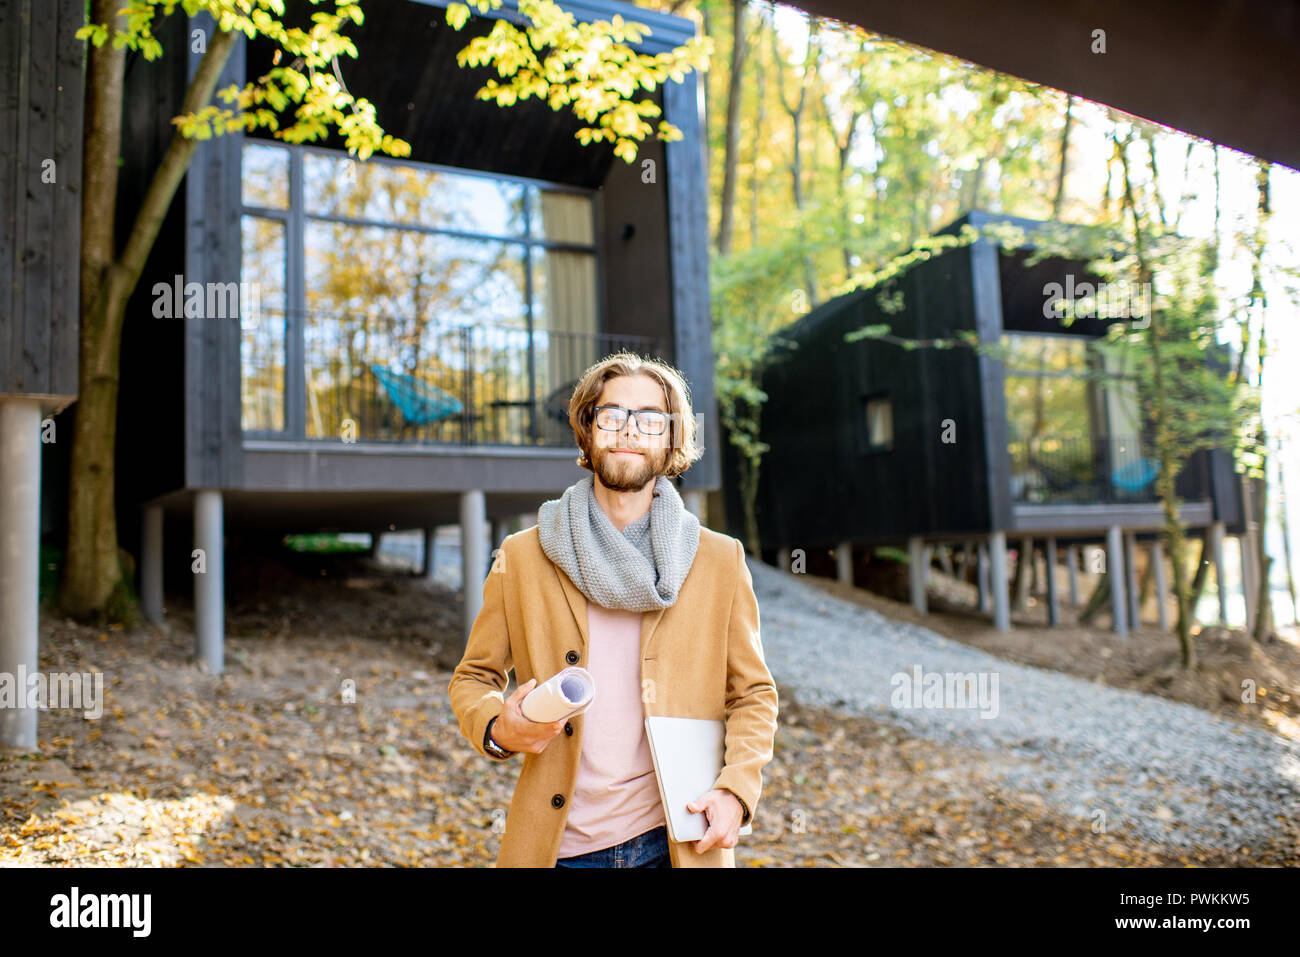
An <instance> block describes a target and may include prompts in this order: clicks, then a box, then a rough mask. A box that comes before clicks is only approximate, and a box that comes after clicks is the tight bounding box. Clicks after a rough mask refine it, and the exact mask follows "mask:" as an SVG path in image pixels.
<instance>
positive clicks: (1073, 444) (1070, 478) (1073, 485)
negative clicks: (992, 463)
mask: <svg viewBox="0 0 1300 957" xmlns="http://www.w3.org/2000/svg"><path fill="white" fill-rule="evenodd" d="M1008 451H1009V452H1010V456H1011V498H1012V501H1014V502H1029V503H1048V502H1051V503H1062V502H1075V503H1080V504H1085V503H1120V502H1154V501H1156V490H1155V477H1156V471H1157V468H1158V464H1159V463H1158V462H1157V461H1156V460H1155V458H1154V455H1153V453H1152V452H1151V450H1150V449H1148V448H1147V447H1146V445H1145V444H1144V443H1143V442H1142V441H1141V439H1140V438H1138V437H1137V436H1116V435H1094V436H1083V437H1059V436H1040V437H1038V438H1035V439H1030V440H1019V441H1013V442H1010V443H1009V444H1008Z"/></svg>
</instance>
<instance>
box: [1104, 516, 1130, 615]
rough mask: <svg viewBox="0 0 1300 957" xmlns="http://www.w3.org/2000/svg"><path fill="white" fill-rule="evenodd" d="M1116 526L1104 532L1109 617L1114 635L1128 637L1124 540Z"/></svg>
mask: <svg viewBox="0 0 1300 957" xmlns="http://www.w3.org/2000/svg"><path fill="white" fill-rule="evenodd" d="M1123 538H1124V537H1123V534H1122V532H1121V531H1120V527H1119V526H1118V525H1112V526H1111V527H1110V528H1109V529H1107V530H1106V571H1108V572H1109V573H1110V617H1111V623H1112V624H1111V628H1112V630H1113V631H1114V632H1115V634H1117V635H1119V636H1121V637H1125V636H1127V635H1128V599H1127V598H1126V597H1125V595H1124V590H1125V589H1124V584H1125V577H1124V540H1123Z"/></svg>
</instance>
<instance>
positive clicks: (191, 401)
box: [118, 0, 720, 547]
mask: <svg viewBox="0 0 1300 957" xmlns="http://www.w3.org/2000/svg"><path fill="white" fill-rule="evenodd" d="M297 6H298V7H304V5H303V4H298V5H297ZM444 6H445V3H444V2H432V0H370V2H368V3H367V4H366V8H365V9H366V21H365V24H364V25H362V26H360V27H358V28H355V29H353V30H350V31H349V35H350V36H352V37H353V38H354V41H355V43H356V45H357V47H358V50H359V53H360V57H359V58H358V59H357V60H355V61H348V62H346V63H345V64H344V69H345V71H346V72H345V79H346V82H347V85H348V88H349V90H350V91H351V92H352V93H354V94H355V95H357V96H359V97H361V96H364V97H366V98H367V99H369V100H370V101H372V102H373V103H374V104H375V106H376V110H377V118H378V120H379V122H380V123H381V124H383V125H384V127H385V130H386V131H387V132H390V133H392V134H393V135H395V136H398V137H401V138H404V139H406V140H407V141H408V142H410V143H411V144H412V148H413V150H412V156H411V157H410V158H409V162H410V163H412V164H418V165H420V166H421V167H424V168H428V169H438V170H443V169H445V170H467V171H482V172H488V173H493V174H497V175H499V176H502V177H509V178H512V179H518V180H519V181H521V182H525V181H526V182H539V183H545V184H551V185H553V186H554V187H555V188H572V189H575V190H580V191H587V192H589V194H590V195H591V197H592V198H593V201H594V208H595V211H596V213H595V216H596V220H595V221H596V227H595V250H596V255H597V262H598V267H597V279H598V283H599V316H600V325H599V335H600V345H601V350H602V351H601V352H600V355H604V354H606V353H608V352H612V351H616V350H617V349H618V348H630V349H632V350H633V351H638V352H641V353H652V354H657V355H660V356H662V357H663V358H664V359H666V360H667V361H669V362H671V363H672V364H674V365H676V366H677V367H678V368H680V369H681V370H682V371H683V372H684V373H685V375H686V377H687V380H688V383H689V385H690V387H691V389H692V400H693V405H694V408H695V410H696V412H697V413H698V414H699V416H700V418H701V437H702V441H703V443H704V445H705V446H706V449H708V451H706V454H705V457H704V458H703V459H702V460H701V461H700V462H698V463H696V465H695V466H693V467H692V468H691V469H690V470H689V471H688V472H687V473H685V474H684V475H683V476H682V479H681V487H682V489H683V491H684V492H686V491H689V490H691V489H700V490H704V489H714V488H717V487H718V485H719V478H720V458H719V448H718V446H719V443H717V442H716V441H714V438H713V437H714V436H715V435H716V433H717V416H716V403H715V398H714V392H713V383H712V375H713V372H712V369H713V357H712V346H711V339H710V334H711V322H710V316H709V306H708V302H709V297H708V284H707V283H708V280H707V259H708V251H707V232H706V230H707V223H706V209H707V204H706V179H705V168H704V166H705V164H704V146H703V141H702V135H701V129H700V124H701V120H702V117H701V116H700V109H699V107H700V103H699V98H698V87H697V79H698V78H697V76H696V75H695V74H693V73H692V74H688V75H687V77H686V80H685V82H683V83H673V82H669V83H668V84H667V85H666V86H665V87H663V88H660V89H659V90H657V91H655V93H654V94H652V95H653V96H654V97H655V98H656V100H657V102H658V103H659V104H660V106H661V107H662V109H663V112H664V118H665V119H666V120H667V121H668V122H671V123H673V124H674V125H676V126H678V127H679V128H680V129H681V130H682V131H683V134H684V138H683V139H682V140H680V141H677V142H673V143H668V144H665V143H663V142H661V141H658V140H655V139H651V140H648V141H646V142H644V143H643V144H642V146H641V148H640V151H639V153H638V157H637V160H636V162H634V163H633V164H630V165H629V164H626V163H625V162H624V161H623V160H622V159H619V158H617V157H615V156H614V155H613V152H612V147H611V146H610V144H600V145H592V146H583V145H581V144H580V143H579V142H578V141H577V140H576V139H575V138H574V135H573V134H574V132H575V130H577V129H578V128H579V127H580V126H581V125H582V124H580V123H579V122H578V121H577V120H575V119H572V118H571V117H569V115H568V114H567V113H565V112H556V111H553V110H551V109H550V108H549V106H547V105H546V104H545V103H540V102H538V101H537V100H536V99H531V100H525V101H521V102H519V103H517V104H516V105H514V106H512V107H510V108H501V107H498V106H497V105H496V104H494V103H492V102H484V101H475V100H474V98H473V94H474V91H475V90H476V89H478V87H479V86H480V85H482V83H483V82H484V80H485V79H487V78H488V77H493V76H495V71H494V70H492V69H489V68H480V69H462V68H461V67H459V66H458V65H457V64H456V61H455V54H456V52H457V51H458V50H460V49H461V48H463V47H464V46H465V45H467V44H468V43H469V41H470V39H471V38H472V37H474V36H476V35H484V34H486V33H487V32H488V31H489V30H490V29H491V26H492V24H493V22H494V20H493V19H492V18H490V17H480V16H477V15H476V16H475V17H473V18H471V20H470V21H469V23H468V24H467V25H466V26H465V28H464V29H462V30H461V31H459V32H458V31H455V30H453V29H452V28H451V27H450V26H448V25H447V24H446V22H445V19H444V10H443V7H444ZM290 8H291V16H292V15H293V11H294V9H295V7H294V5H292V4H291V5H290ZM566 9H569V10H570V11H571V12H573V13H574V14H575V15H576V16H577V17H579V18H580V19H596V18H604V19H608V18H609V17H610V16H611V15H613V14H614V13H620V14H622V16H623V17H624V19H627V20H636V21H639V22H643V23H647V24H649V25H650V26H651V27H652V29H653V35H652V36H651V37H648V38H647V39H646V40H645V41H644V42H643V44H641V45H640V47H639V48H638V49H640V50H641V51H642V52H646V53H651V54H653V53H656V52H660V51H663V50H668V49H671V48H672V47H674V46H677V45H680V44H681V43H683V42H685V40H687V39H688V38H690V37H691V36H693V35H694V32H695V25H694V24H693V23H692V22H690V21H688V20H684V19H682V18H678V17H670V16H665V15H661V14H656V13H653V12H651V11H646V10H641V9H639V8H635V7H631V6H629V5H625V4H621V3H618V2H600V3H582V4H577V5H574V4H567V5H566ZM493 16H499V17H504V18H508V19H511V20H514V21H516V22H517V21H519V19H520V18H519V15H518V13H517V9H516V8H515V6H514V5H513V4H511V3H509V2H508V3H507V4H506V5H505V6H503V7H502V8H501V9H500V10H499V11H496V12H495V13H494V14H493ZM203 25H204V24H203V21H202V20H201V19H199V20H196V21H195V22H194V23H187V22H186V21H185V20H184V18H182V17H172V18H168V19H167V20H166V21H164V22H163V26H164V32H163V33H161V35H160V38H161V40H162V42H163V45H164V49H165V50H166V51H168V55H167V56H165V57H164V58H163V59H162V60H161V61H157V62H153V63H147V62H144V61H143V60H142V59H138V58H132V59H131V61H130V62H129V65H128V72H127V90H128V92H127V98H128V103H130V104H132V106H131V108H130V109H128V111H127V112H128V115H127V118H126V121H127V125H128V128H127V129H126V131H124V136H123V141H124V142H123V148H124V154H125V165H124V170H123V178H122V184H121V196H120V198H121V203H122V208H123V209H132V208H133V207H134V205H135V204H136V203H138V200H139V197H140V196H141V195H142V194H143V191H144V189H145V187H146V186H147V183H148V179H147V177H148V175H149V173H150V172H151V170H152V169H153V167H154V166H155V165H156V162H157V160H158V158H159V156H160V155H161V152H162V150H163V149H165V147H166V144H167V139H168V137H169V136H170V132H171V128H170V126H169V125H168V122H167V121H168V119H169V118H170V117H171V116H173V115H175V114H176V113H177V112H179V105H180V101H181V97H182V95H183V92H184V85H185V81H186V78H187V76H188V75H189V73H190V72H192V71H193V69H194V66H195V63H196V62H197V60H198V56H199V55H198V54H193V53H191V54H189V55H188V57H187V56H185V55H181V54H183V53H184V51H187V50H188V49H189V46H190V44H189V39H188V38H189V36H190V31H191V30H192V29H194V28H196V27H202V26H203ZM270 56H271V49H270V47H269V46H267V45H265V44H263V43H261V42H252V43H247V42H245V41H243V40H241V41H240V43H239V45H238V46H237V48H236V50H235V53H234V54H233V56H232V58H231V60H230V63H229V64H228V66H227V68H226V71H225V74H224V75H223V77H222V79H221V82H220V83H219V84H218V88H221V87H223V86H226V85H228V84H229V83H236V82H238V83H242V82H243V81H244V79H245V78H249V79H253V78H256V76H258V75H260V73H261V72H262V71H264V70H265V69H266V67H267V66H268V65H269V63H270ZM252 141H254V138H253V137H246V136H244V135H227V136H222V137H218V138H215V139H213V140H209V141H206V142H204V143H202V144H201V145H200V146H199V149H198V151H197V153H196V155H195V158H194V160H193V163H192V165H191V167H190V170H189V172H188V174H187V176H186V181H185V184H184V186H183V189H182V192H181V194H180V195H178V197H177V199H176V201H175V202H174V203H173V206H172V209H171V212H170V213H169V215H168V217H167V220H166V224H165V226H164V230H163V234H162V236H161V237H160V239H159V241H158V243H157V245H156V247H155V249H154V251H153V254H152V256H151V258H150V260H149V263H148V265H147V267H146V269H145V272H144V275H143V276H142V277H141V281H140V284H139V286H138V287H137V293H136V295H135V297H134V299H133V301H132V304H131V307H130V309H129V312H128V319H127V324H126V331H125V335H124V339H123V348H122V371H123V378H122V391H121V403H120V413H119V433H118V434H119V446H118V463H119V485H120V495H119V502H120V518H121V527H122V529H123V538H124V540H125V542H126V544H128V547H129V546H130V545H131V544H132V541H131V539H132V535H133V529H135V528H137V527H138V524H139V508H140V506H141V505H142V504H144V503H150V502H153V503H160V504H162V505H163V506H164V507H165V508H166V510H167V513H168V514H169V515H170V516H173V517H174V518H175V519H176V520H177V521H188V514H189V508H190V502H191V498H192V494H193V492H194V490H198V489H215V490H220V491H221V492H222V496H223V500H224V509H225V516H226V521H227V524H228V525H229V526H231V527H234V526H239V525H247V526H250V527H252V526H257V527H259V528H262V529H265V530H266V531H304V532H305V531H314V530H352V531H367V530H377V529H386V528H388V527H390V526H395V527H397V528H403V527H408V528H409V527H425V528H427V527H431V526H434V525H438V524H448V523H454V522H456V521H457V503H458V496H459V493H461V492H463V491H464V490H466V489H480V490H483V491H484V493H485V495H486V504H487V513H488V517H489V518H492V519H505V518H509V517H512V516H514V515H517V514H520V513H526V512H529V511H531V510H533V509H535V508H536V507H537V505H538V504H540V502H541V501H543V500H545V499H546V498H551V497H554V496H555V495H557V494H558V493H559V492H560V491H562V490H563V489H564V488H565V487H567V486H568V485H570V484H572V483H573V482H574V481H576V480H577V479H578V478H580V477H581V476H582V474H584V473H583V472H582V470H581V469H579V468H578V467H577V466H576V464H575V459H576V457H577V450H576V448H574V447H573V442H572V433H571V431H570V432H569V433H568V436H567V440H565V439H564V436H563V430H562V429H560V430H558V431H556V432H554V433H553V435H554V436H555V441H553V442H545V441H543V442H540V443H532V444H509V443H506V444H500V443H492V442H481V441H476V440H474V438H473V436H472V434H469V433H467V435H468V439H462V440H459V441H452V442H435V441H423V440H421V441H410V442H404V441H383V442H377V441H369V440H368V439H367V437H366V436H364V435H363V436H362V437H361V439H360V440H358V441H356V442H352V443H348V442H343V441H338V440H337V439H335V440H330V439H320V438H308V437H306V436H305V435H304V434H302V423H303V421H304V420H306V419H307V417H308V414H309V413H308V410H307V409H306V408H305V403H306V402H307V399H306V397H305V389H304V384H303V380H302V369H301V364H302V361H303V355H302V351H301V350H302V348H303V346H302V341H301V338H298V339H296V340H295V339H294V338H293V337H292V336H290V338H289V341H288V343H287V356H288V361H287V369H286V383H287V386H286V388H287V400H286V421H287V422H288V423H289V427H288V428H287V430H286V432H285V433H284V434H283V435H278V436H266V435H261V434H257V435H250V434H247V433H246V431H245V429H244V428H243V427H242V425H241V405H240V402H241V395H240V389H241V380H240V375H241V366H240V362H241V353H240V327H239V322H238V321H237V320H222V319H214V318H170V319H159V318H155V317H154V316H153V315H152V313H151V304H152V302H153V298H154V297H153V294H152V292H151V290H152V289H153V287H154V285H155V283H157V282H170V281H172V277H174V276H177V275H180V276H183V277H184V280H185V281H186V282H198V283H210V282H215V283H229V282H232V281H233V282H238V281H239V280H240V277H241V235H240V217H241V183H242V177H243V175H244V174H243V173H242V172H241V155H242V152H243V147H244V145H245V143H247V142H252ZM266 142H270V140H266ZM321 147H323V148H326V149H331V148H332V149H340V144H339V143H338V142H337V141H331V142H329V143H325V144H316V145H315V146H313V147H309V148H310V149H320V148H321ZM338 155H340V156H345V155H346V154H345V153H342V152H340V153H339V154H338ZM373 161H376V162H383V160H382V159H379V158H376V159H375V160H373ZM402 162H404V163H405V162H407V160H403V161H402ZM647 164H652V165H653V170H652V173H653V175H650V174H647V173H646V168H647ZM288 228H289V229H290V231H292V230H293V229H295V228H300V227H295V225H294V224H293V222H292V217H291V221H290V224H289V227H288ZM288 282H289V284H290V286H293V285H294V284H295V283H296V284H298V285H299V287H301V285H302V284H303V283H305V282H306V280H305V279H304V277H303V275H302V274H301V271H300V270H299V271H298V272H297V273H295V272H294V270H292V269H290V272H289V279H288ZM534 399H535V401H537V402H538V403H539V404H540V401H541V400H542V399H544V397H534ZM506 404H509V403H506ZM515 404H518V403H515ZM542 411H543V410H542V409H540V408H538V409H537V410H536V414H538V415H540V414H541V413H542ZM295 425H296V428H297V431H296V432H295V430H294V427H295Z"/></svg>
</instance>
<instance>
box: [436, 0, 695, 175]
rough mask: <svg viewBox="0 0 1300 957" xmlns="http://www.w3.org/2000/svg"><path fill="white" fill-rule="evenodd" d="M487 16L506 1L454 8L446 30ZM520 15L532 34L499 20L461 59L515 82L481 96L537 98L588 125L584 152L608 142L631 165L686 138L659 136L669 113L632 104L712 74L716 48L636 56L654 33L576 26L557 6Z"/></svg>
mask: <svg viewBox="0 0 1300 957" xmlns="http://www.w3.org/2000/svg"><path fill="white" fill-rule="evenodd" d="M471 5H472V6H473V7H474V8H475V9H476V10H478V11H479V12H480V13H487V12H488V11H489V10H493V9H496V8H497V7H500V6H501V0H469V4H465V3H451V4H448V6H447V14H446V15H447V22H448V23H449V24H451V26H452V27H454V28H455V29H457V30H459V29H461V28H462V27H463V26H464V25H465V23H466V22H467V21H468V20H469V17H470V6H471ZM519 12H520V13H521V14H523V15H524V16H525V17H526V18H527V19H528V20H529V22H530V23H531V24H532V27H531V28H530V29H529V30H528V31H527V32H525V31H522V30H519V29H518V28H516V27H515V26H514V25H513V24H511V23H508V22H507V21H505V20H498V21H497V22H496V23H495V24H494V25H493V27H492V32H491V33H489V34H488V35H487V36H486V37H476V38H475V39H474V40H472V41H470V44H469V46H467V47H466V48H465V49H464V50H461V51H460V53H458V54H457V55H456V62H458V63H459V64H460V65H461V66H495V67H496V69H497V74H498V75H499V76H501V77H503V78H507V79H508V80H509V82H508V83H499V82H497V81H496V80H493V79H489V80H488V81H487V83H486V84H485V85H484V86H483V87H482V88H481V89H479V91H478V93H477V94H476V96H477V98H478V99H480V100H495V101H496V102H497V105H498V106H511V105H513V104H514V103H515V102H517V101H518V100H525V99H528V98H529V97H530V96H536V97H537V98H538V99H542V100H545V101H546V102H547V104H548V105H549V106H550V107H551V109H552V110H559V109H561V108H562V107H568V108H569V109H570V110H571V111H572V112H573V114H574V116H576V117H577V118H578V119H580V120H582V121H583V122H584V123H587V124H589V125H588V126H585V127H583V128H582V129H580V130H578V132H577V133H575V134H574V135H575V136H576V137H577V138H578V140H580V141H581V142H582V144H583V145H584V146H586V145H588V144H590V143H598V142H602V141H608V142H610V143H613V144H614V155H615V156H619V157H622V158H623V160H624V162H627V163H631V162H632V161H633V160H634V159H636V154H637V144H638V143H639V142H640V141H642V140H644V139H645V138H646V137H647V136H649V135H650V134H651V133H652V132H655V133H656V135H657V136H658V138H659V139H661V140H664V141H665V142H672V141H674V140H680V139H681V138H682V132H681V130H679V129H678V128H677V127H675V126H673V125H672V124H671V123H668V122H667V121H665V120H660V121H659V123H658V126H657V128H652V127H651V126H650V124H649V123H648V122H646V120H647V119H653V118H654V117H657V116H660V115H661V113H662V111H661V110H660V109H659V106H658V104H657V103H655V102H654V100H651V99H649V98H645V99H640V100H633V96H634V95H635V94H636V92H637V89H638V88H640V89H644V90H647V91H653V90H654V89H655V87H656V86H658V85H659V84H661V83H663V82H665V81H666V80H668V79H669V78H671V79H673V80H675V81H677V82H681V80H682V78H683V77H684V76H685V75H686V73H688V72H689V71H690V70H691V69H696V70H701V71H703V70H705V69H707V68H708V65H709V57H710V56H711V55H712V53H713V40H712V39H711V38H709V37H699V36H696V37H692V38H691V39H690V40H688V41H686V43H685V44H684V45H683V46H680V47H677V48H675V49H673V50H672V51H670V52H667V53H657V54H655V55H654V56H650V55H648V54H644V53H637V52H636V51H635V50H633V49H632V48H631V47H630V46H628V44H629V43H639V42H640V41H641V40H642V39H644V38H645V37H646V36H647V35H649V34H650V33H651V32H652V31H651V30H650V28H649V27H647V26H645V25H644V24H640V23H632V22H628V21H626V20H624V19H623V18H622V17H621V16H619V15H617V14H615V15H614V16H613V17H612V18H611V19H610V20H597V21H595V22H593V23H576V22H575V20H574V17H573V14H571V13H567V12H565V11H564V10H562V9H560V7H559V6H557V5H556V4H555V3H553V2H552V0H520V2H519Z"/></svg>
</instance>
